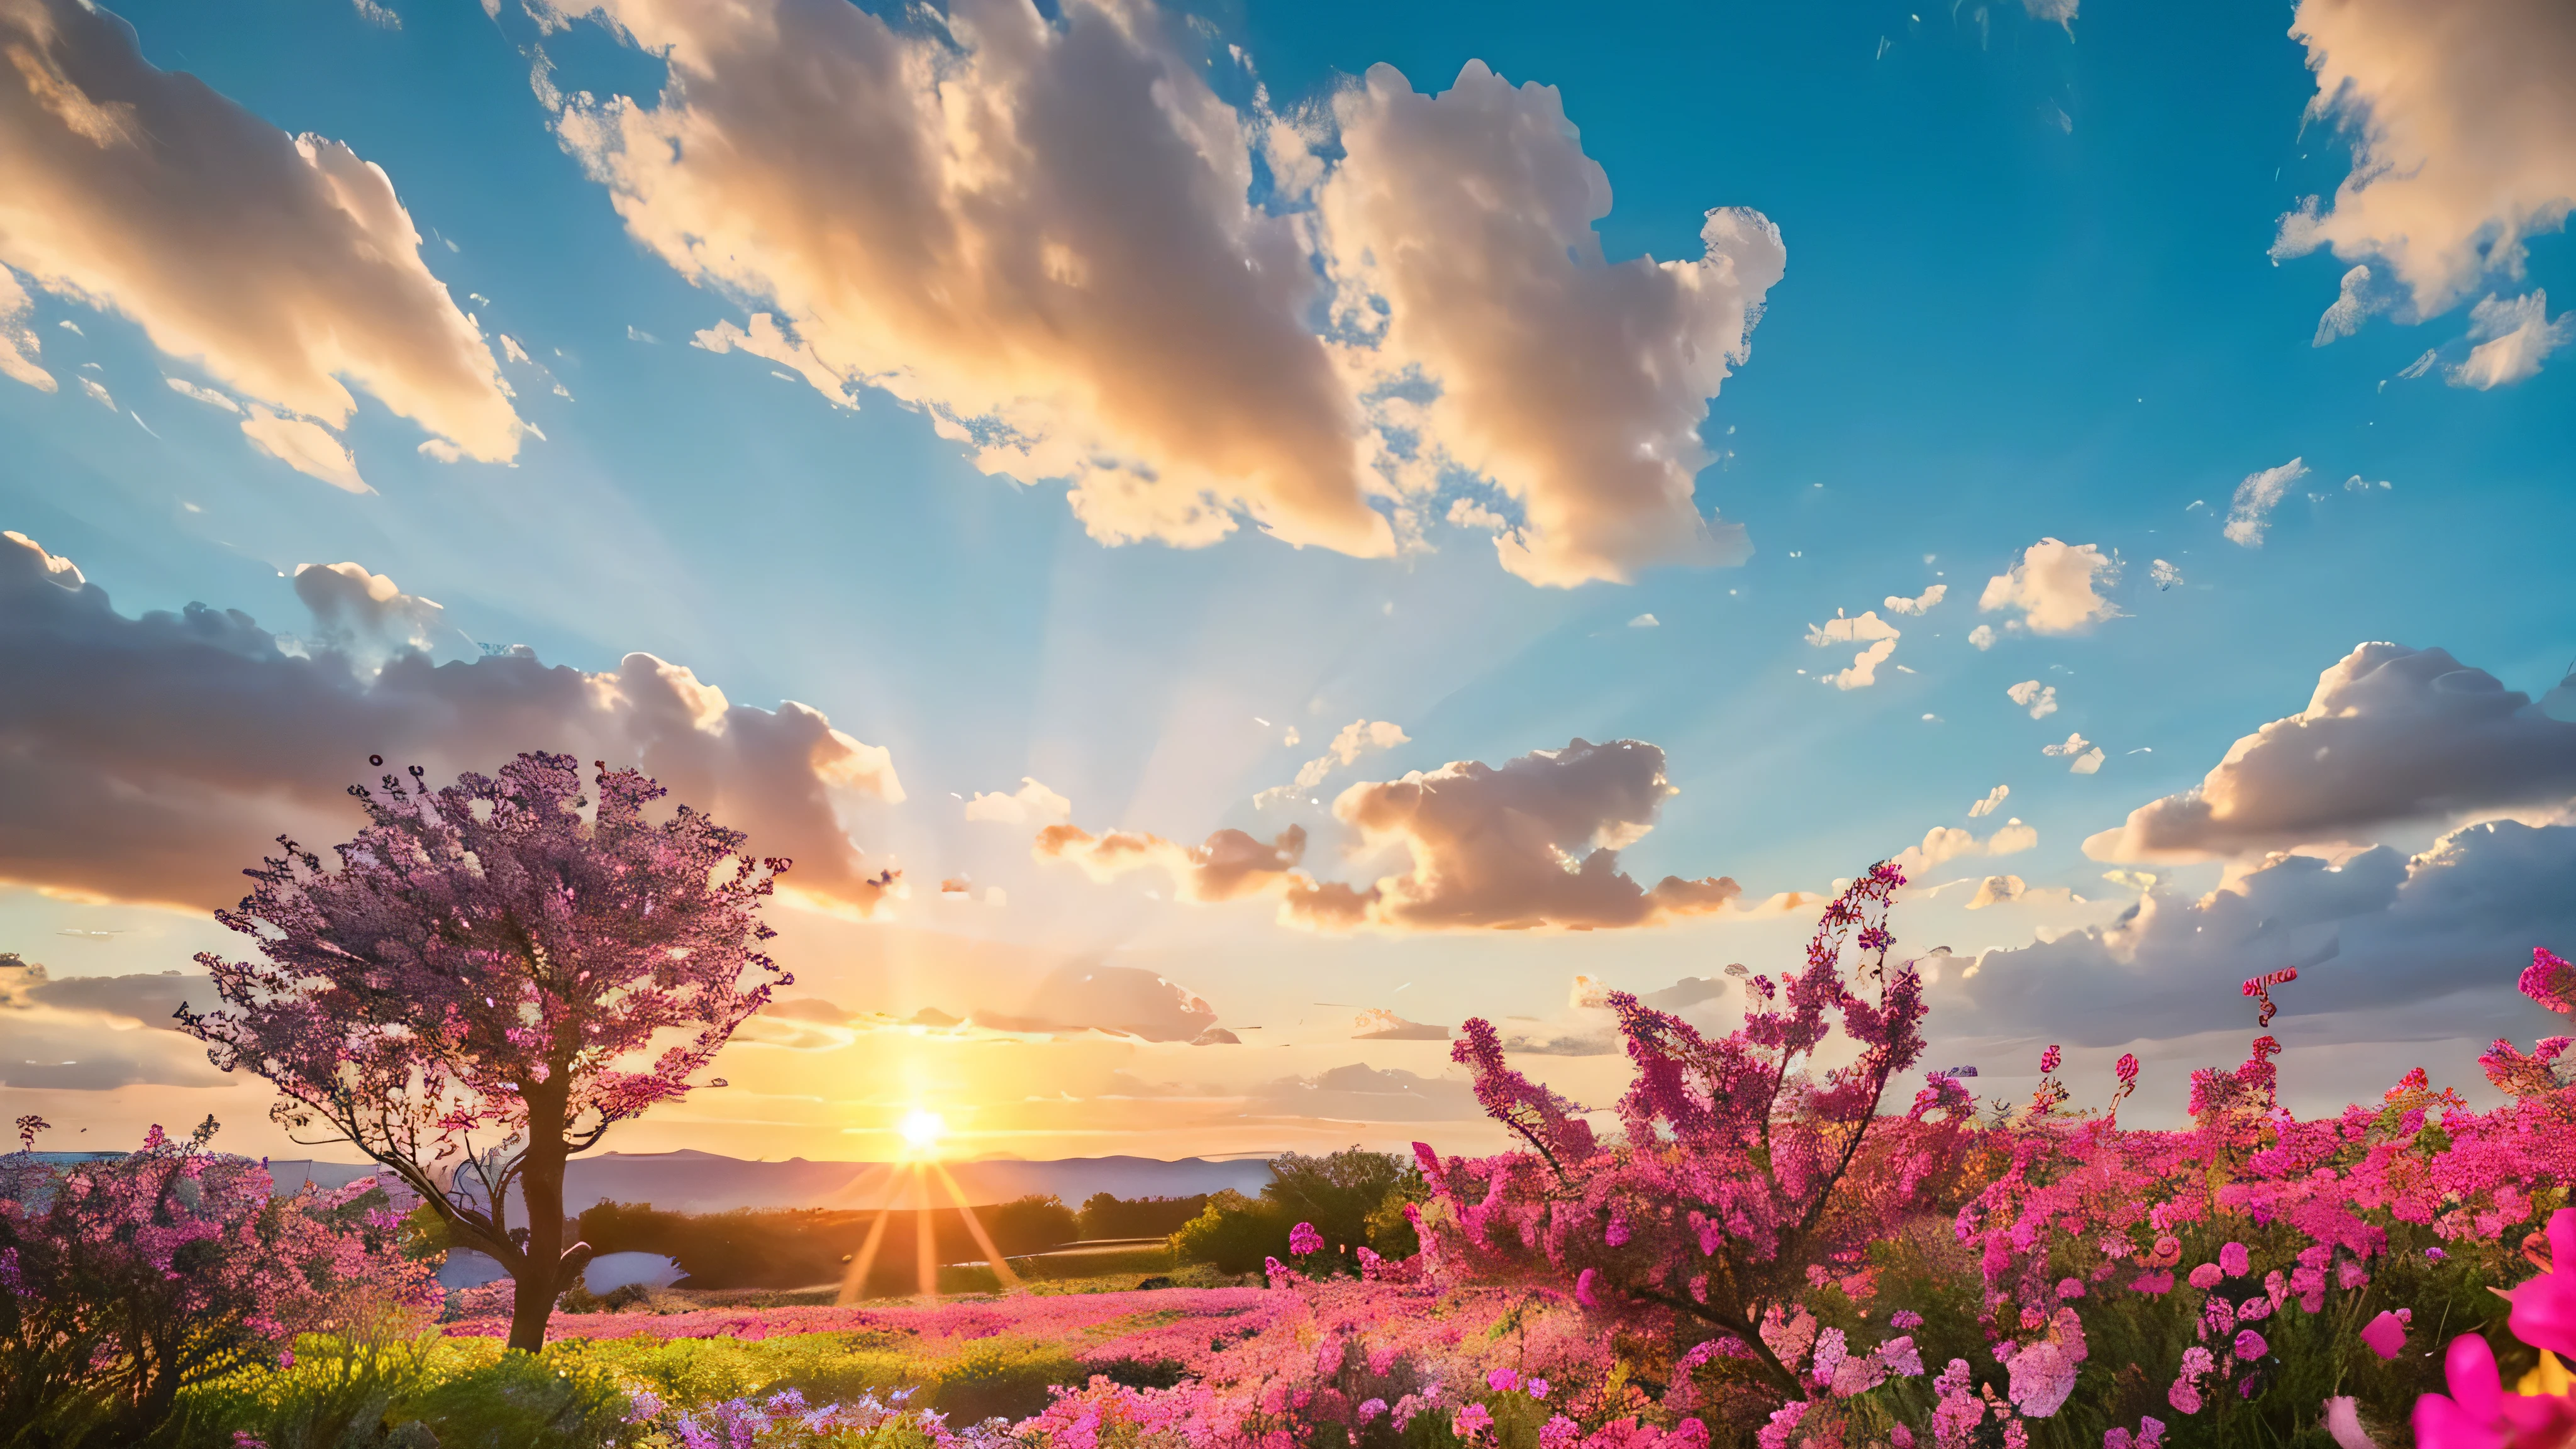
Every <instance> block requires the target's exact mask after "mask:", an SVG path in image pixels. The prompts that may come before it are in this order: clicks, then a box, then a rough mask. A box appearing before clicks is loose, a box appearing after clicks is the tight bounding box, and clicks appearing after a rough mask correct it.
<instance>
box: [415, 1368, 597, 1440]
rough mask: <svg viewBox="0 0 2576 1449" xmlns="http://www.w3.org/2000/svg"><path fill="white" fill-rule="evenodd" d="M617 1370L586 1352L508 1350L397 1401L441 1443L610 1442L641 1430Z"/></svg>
mask: <svg viewBox="0 0 2576 1449" xmlns="http://www.w3.org/2000/svg"><path fill="white" fill-rule="evenodd" d="M628 1402H629V1401H628V1395H627V1392H626V1390H625V1389H624V1388H623V1387H622V1386H620V1385H619V1383H618V1381H617V1378H616V1376H615V1375H614V1374H612V1373H610V1372H608V1371H607V1369H606V1368H605V1367H603V1366H601V1365H599V1364H595V1363H591V1362H588V1361H587V1359H586V1356H584V1355H582V1354H579V1353H565V1352H561V1351H552V1350H550V1351H548V1352H546V1353H543V1354H533V1353H504V1354H502V1355H500V1356H499V1357H498V1358H497V1359H494V1360H492V1361H491V1362H489V1363H485V1364H481V1365H478V1366H475V1367H472V1368H468V1369H466V1370H465V1371H464V1372H462V1373H458V1374H455V1375H453V1376H451V1377H447V1378H445V1379H442V1380H440V1381H439V1382H437V1383H434V1384H431V1385H429V1386H428V1387H427V1388H426V1389H424V1390H423V1391H421V1392H419V1393H417V1394H415V1395H413V1396H412V1397H410V1398H407V1399H405V1400H403V1401H401V1402H399V1403H397V1404H396V1405H395V1406H394V1414H395V1417H396V1418H398V1419H418V1420H419V1421H420V1422H421V1423H422V1424H424V1425H426V1426H427V1427H428V1428H429V1430H430V1432H431V1433H433V1434H434V1435H436V1436H437V1442H438V1446H439V1449H604V1446H608V1445H623V1444H632V1443H634V1442H635V1441H636V1440H637V1438H639V1437H640V1434H641V1431H640V1430H639V1429H638V1428H637V1426H635V1425H632V1424H629V1423H628V1422H627V1421H626V1415H627V1411H628Z"/></svg>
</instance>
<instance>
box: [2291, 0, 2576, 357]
mask: <svg viewBox="0 0 2576 1449" xmlns="http://www.w3.org/2000/svg"><path fill="white" fill-rule="evenodd" d="M2290 34H2291V35H2292V36H2293V37H2294V38H2296V39H2298V40H2300V41H2302V42H2304V43H2305V44H2306V45H2307V48H2308V66H2309V68H2310V69H2311V70H2313V71H2315V72H2316V76H2317V91H2316V96H2315V98H2314V99H2313V100H2311V101H2310V102H2309V105H2308V114H2309V116H2310V117H2311V118H2329V117H2330V118H2332V119H2333V120H2335V121H2336V122H2337V123H2338V124H2339V125H2340V126H2341V127H2342V128H2343V129H2344V131H2346V132H2347V133H2348V134H2349V135H2350V136H2351V137H2352V140H2353V166H2352V171H2351V174H2350V175H2348V176H2346V177H2345V178H2344V181H2343V184H2342V185H2341V186H2339V187H2338V188H2336V191H2335V195H2334V202H2333V205H2332V207H2331V208H2329V209H2324V210H2320V209H2319V206H2318V203H2317V200H2316V199H2315V198H2310V199H2309V200H2308V201H2307V202H2306V203H2305V204H2304V205H2303V206H2301V207H2300V209H2299V210H2297V211H2294V212H2292V213H2290V214H2289V215H2287V216H2285V217H2283V218H2282V219H2281V229H2280V235H2279V238H2278V240H2276V241H2275V242H2274V244H2273V247H2272V254H2273V255H2274V256H2275V257H2291V256H2299V255H2304V254H2305V253H2307V252H2311V251H2314V250H2316V249H2317V248H2318V247H2321V246H2323V247H2330V248H2332V249H2333V251H2334V254H2335V255H2336V256H2337V257H2340V258H2342V259H2344V260H2345V261H2351V262H2358V261H2361V260H2364V259H2369V260H2372V261H2377V262H2381V263H2384V264H2385V265H2386V266H2387V268H2388V271H2389V274H2390V276H2391V277H2392V278H2393V279H2394V280H2395V282H2396V283H2397V284H2398V285H2399V286H2400V287H2402V288H2403V289H2404V292H2405V306H2404V315H2403V316H2402V317H2401V320H2413V319H2414V318H2417V317H2431V316H2434V315H2436V314H2438V313H2441V312H2445V311H2448V310H2449V309H2450V308H2451V307H2453V306H2455V305H2457V304H2458V303H2459V301H2460V300H2461V299H2462V298H2463V297H2465V296H2466V295H2467V294H2468V293H2469V292H2470V291H2471V290H2472V289H2474V288H2475V287H2476V286H2477V285H2478V283H2479V282H2480V281H2481V280H2482V279H2484V278H2486V277H2488V276H2491V275H2502V276H2507V277H2514V276H2519V275H2521V272H2522V267H2523V258H2524V247H2525V243H2526V241H2527V240H2528V239H2529V238H2530V237H2532V236H2534V235H2537V234H2540V233H2544V232H2549V231H2554V230H2557V229H2558V228H2559V227H2560V226H2562V225H2563V224H2564V223H2565V221H2566V217H2567V211H2568V207H2569V205H2570V203H2571V202H2576V88H2572V87H2570V86H2569V85H2568V83H2567V77H2568V76H2569V75H2571V74H2576V10H2570V9H2569V7H2568V6H2567V5H2566V4H2565V3H2564V0H2450V3H2447V4H2441V5H2423V4H2416V3H2412V0H2301V4H2300V5H2299V8H2298V12H2297V15H2296V17H2295V18H2294V19H2293V20H2292V22H2291V26H2290ZM2338 305H2340V303H2339V304H2338ZM2327 315H2328V318H2329V319H2331V318H2333V317H2334V315H2335V314H2334V313H2332V312H2329V313H2328V314H2327ZM2355 320H2356V321H2357V320H2358V319H2355ZM2322 335H2323V328H2322V327H2321V328H2320V336H2322Z"/></svg>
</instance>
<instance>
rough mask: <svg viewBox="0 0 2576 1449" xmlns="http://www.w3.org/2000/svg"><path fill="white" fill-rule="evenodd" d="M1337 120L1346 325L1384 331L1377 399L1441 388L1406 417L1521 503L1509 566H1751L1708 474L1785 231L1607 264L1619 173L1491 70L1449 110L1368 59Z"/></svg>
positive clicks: (1580, 574)
mask: <svg viewBox="0 0 2576 1449" xmlns="http://www.w3.org/2000/svg"><path fill="white" fill-rule="evenodd" d="M1333 115H1334V120H1335V122H1336V123H1337V127H1338V133H1339V134H1338V137H1337V139H1338V141H1339V143H1340V145H1341V147H1342V149H1343V151H1344V153H1345V154H1344V159H1343V160H1342V161H1341V162H1340V163H1339V165H1337V166H1335V167H1334V168H1333V169H1332V170H1331V173H1330V174H1329V175H1328V176H1327V177H1326V179H1325V180H1324V181H1323V183H1322V184H1321V186H1320V187H1319V188H1318V190H1317V192H1316V204H1317V209H1318V212H1319V214H1320V215H1321V217H1322V219H1323V223H1324V235H1325V248H1326V256H1325V258H1324V260H1325V264H1326V265H1327V267H1328V268H1329V269H1330V271H1331V273H1332V275H1333V276H1334V278H1335V280H1336V281H1337V282H1338V284H1339V293H1338V296H1337V298H1336V308H1335V310H1336V313H1337V315H1338V317H1339V319H1340V320H1341V322H1342V325H1343V326H1344V327H1345V328H1348V329H1350V330H1351V331H1353V332H1355V333H1356V334H1358V335H1360V336H1363V337H1365V338H1366V339H1367V342H1366V344H1365V345H1364V346H1363V347H1362V348H1360V349H1359V352H1358V355H1356V356H1354V358H1353V359H1352V360H1353V363H1354V365H1355V367H1358V368H1361V369H1364V370H1365V373H1366V375H1367V377H1368V379H1369V383H1368V385H1369V386H1370V387H1371V389H1372V390H1375V389H1377V388H1380V387H1383V386H1384V385H1386V384H1390V383H1394V382H1396V381H1397V380H1399V379H1402V378H1405V377H1408V376H1418V377H1420V378H1421V379H1423V380H1424V381H1426V382H1429V383H1431V384H1433V385H1435V386H1436V387H1437V389H1438V392H1437V395H1436V396H1434V397H1433V398H1432V399H1431V400H1430V401H1429V402H1428V403H1427V404H1424V405H1422V406H1421V407H1420V408H1419V409H1418V410H1407V411H1405V412H1403V413H1401V414H1398V415H1397V416H1395V417H1394V418H1393V419H1392V421H1393V422H1394V423H1395V425H1396V426H1397V427H1398V428H1399V429H1404V428H1407V427H1408V426H1418V427H1419V429H1420V430H1421V437H1420V441H1419V443H1418V444H1417V448H1418V449H1420V450H1424V451H1428V452H1430V453H1432V454H1436V455H1437V456H1439V457H1441V458H1443V459H1445V460H1447V461H1448V462H1450V463H1452V464H1455V465H1457V466H1461V467H1464V468H1466V469H1468V470H1470V471H1472V472H1474V473H1477V474H1479V475H1481V476H1483V477H1486V478H1490V479H1491V480H1492V481H1493V482H1494V483H1495V484H1496V485H1497V486H1499V487H1500V488H1501V489H1502V490H1503V492H1505V493H1506V494H1508V495H1510V496H1511V498H1512V499H1513V500H1514V501H1515V502H1517V503H1518V504H1519V505H1520V508H1521V514H1522V526H1521V527H1520V528H1519V529H1518V530H1516V531H1514V532H1512V533H1508V534H1504V535H1500V536H1498V537H1497V538H1496V540H1495V548H1496V550H1497V552H1498V553H1499V554H1500V556H1501V559H1502V562H1503V566H1504V567H1505V568H1507V569H1509V570H1510V571H1512V572H1513V573H1515V574H1518V575H1520V576H1521V577H1523V578H1525V579H1528V580H1530V581H1531V582H1532V583H1538V584H1555V585H1568V586H1570V585H1573V584H1579V583H1583V582H1585V581H1587V580H1592V579H1613V580H1622V581H1624V580H1627V579H1629V578H1632V577H1633V576H1634V575H1635V573H1636V571H1637V570H1638V569H1639V568H1640V567H1642V566H1645V565H1648V564H1655V563H1702V564H1707V563H1731V562H1736V561H1739V560H1741V559H1742V558H1743V557H1744V556H1745V554H1746V552H1747V545H1746V543H1745V541H1744V535H1743V530H1742V529H1741V528H1740V527H1737V526H1735V525H1716V526H1712V525H1711V524H1710V522H1709V521H1708V520H1707V519H1705V518H1703V517H1702V516H1701V514H1700V512H1699V510H1698V507H1697V505H1696V503H1695V501H1694V499H1693V496H1692V480H1693V478H1694V477H1695V475H1696V474H1697V473H1698V472H1699V470H1700V468H1701V467H1702V466H1704V465H1705V464H1706V463H1707V462H1708V461H1709V459H1710V454H1709V451H1708V449H1707V447H1706V446H1705V445H1704V444H1703V443H1702V442H1701V439H1700V435H1699V427H1700V424H1701V422H1702V421H1703V420H1705V419H1706V417H1707V415H1708V402H1707V400H1708V399H1709V398H1711V397H1714V396H1715V395H1716V394H1717V390H1718V386H1719V384H1720V383H1721V382H1723V381H1724V380H1725V378H1726V377H1727V375H1728V374H1729V372H1730V371H1732V370H1733V368H1734V367H1735V366H1737V365H1739V364H1741V363H1742V362H1743V361H1744V360H1745V358H1746V356H1747V355H1748V351H1749V338H1750V334H1751V332H1752V328H1753V324H1754V322H1755V320H1756V319H1757V318H1758V317H1759V316H1760V314H1761V308H1762V304H1763V299H1764V297H1765V296H1766V295H1767V293H1768V292H1769V290H1770V289H1771V287H1773V286H1774V285H1776V284H1777V283H1778V282H1779V280H1780V278H1781V276H1782V275H1783V274H1784V271H1785V269H1786V266H1787V257H1788V253H1787V251H1786V250H1785V249H1784V248H1783V247H1782V245H1781V241H1780V232H1779V229H1778V228H1777V227H1774V226H1773V225H1772V224H1771V223H1770V222H1769V221H1767V220H1765V219H1764V218H1763V217H1762V216H1760V215H1759V214H1757V213H1754V212H1750V211H1743V210H1734V209H1720V210H1716V211H1711V212H1710V213H1708V216H1707V220H1706V224H1705V225H1703V226H1702V227H1701V229H1700V242H1701V246H1702V248H1703V255H1702V257H1701V258H1700V259H1699V260H1696V261H1670V262H1656V261H1654V260H1653V259H1652V258H1639V259H1637V260H1634V261H1627V262H1620V263H1617V264H1611V263H1609V262H1608V261H1607V260H1606V259H1605V258H1604V256H1603V253H1602V250H1601V238H1600V236H1599V234H1598V233H1596V232H1595V231H1594V230H1593V223H1594V222H1596V221H1598V220H1600V219H1601V218H1602V217H1603V216H1605V215H1607V214H1609V211H1610V182H1609V177H1608V176H1607V175H1606V174H1605V173H1604V172H1603V171H1602V169H1601V166H1600V164H1599V163H1598V162H1595V161H1593V160H1592V159H1591V158H1590V157H1588V156H1586V155H1584V154H1583V149H1582V145H1581V142H1580V139H1579V135H1578V133H1577V132H1576V130H1575V128H1574V126H1573V124H1572V123H1571V122H1570V121H1568V120H1567V119H1566V115H1565V107H1564V102H1563V99H1562V98H1561V97H1560V96H1559V95H1558V94H1557V91H1556V89H1555V88H1554V87H1552V86H1543V85H1538V84H1536V83H1529V84H1524V85H1521V86H1518V87H1515V86H1513V85H1512V84H1511V83H1510V82H1509V81H1506V80H1505V79H1503V78H1502V77H1501V76H1498V75H1496V74H1494V73H1493V72H1492V71H1491V70H1489V69H1487V68H1486V67H1485V65H1484V64H1483V63H1482V62H1479V61H1469V62H1468V63H1467V64H1466V66H1465V67H1464V68H1463V69H1461V70H1460V71H1459V73H1458V78H1457V80H1456V81H1455V82H1453V83H1452V85H1451V87H1450V89H1449V90H1447V91H1445V92H1443V93H1441V94H1439V95H1437V96H1433V95H1426V94H1421V93H1418V92H1416V91H1415V90H1414V89H1413V87H1412V86H1411V85H1410V84H1408V83H1407V82H1406V80H1405V78H1404V77H1403V76H1402V75H1401V74H1399V73H1398V72H1397V71H1396V70H1395V69H1394V68H1393V67H1391V66H1386V65H1377V66H1371V67H1370V68H1369V71H1368V74H1367V76H1366V77H1365V78H1364V80H1363V82H1362V83H1361V84H1360V85H1359V86H1356V87H1353V88H1351V89H1349V90H1346V91H1343V92H1342V93H1341V94H1340V95H1338V96H1337V97H1335V99H1334V103H1333ZM1271 139H1272V144H1273V146H1274V148H1275V149H1279V150H1288V149H1290V148H1289V147H1288V146H1287V145H1286V142H1287V140H1288V136H1287V135H1286V134H1284V133H1282V132H1280V131H1277V130H1274V132H1273V134H1272V138H1271ZM1308 164H1312V162H1311V153H1309V157H1308ZM1380 305H1383V306H1384V308H1385V311H1384V313H1383V315H1382V316H1381V315H1380V314H1379V312H1378V311H1377V308H1378V307H1379V306H1380ZM1382 421H1384V419H1383V415H1382Z"/></svg>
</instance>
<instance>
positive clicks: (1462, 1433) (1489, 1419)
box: [1449, 1404, 1494, 1440]
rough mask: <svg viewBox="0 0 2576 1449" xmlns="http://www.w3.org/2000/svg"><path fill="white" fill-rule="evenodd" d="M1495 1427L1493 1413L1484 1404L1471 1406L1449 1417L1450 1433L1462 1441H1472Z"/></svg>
mask: <svg viewBox="0 0 2576 1449" xmlns="http://www.w3.org/2000/svg"><path fill="white" fill-rule="evenodd" d="M1493 1426H1494V1416H1493V1413H1492V1411H1491V1410H1488V1409H1487V1408H1486V1407H1485V1406H1484V1405H1482V1404H1469V1405H1468V1406H1467V1407H1465V1408H1463V1409H1460V1410H1459V1411H1458V1412H1457V1413H1455V1414H1452V1415H1451V1416H1450V1417H1449V1432H1450V1433H1453V1434H1455V1435H1457V1436H1458V1437H1459V1438H1461V1439H1468V1440H1472V1439H1474V1438H1475V1437H1476V1436H1477V1435H1479V1434H1482V1433H1484V1432H1485V1431H1486V1430H1487V1429H1490V1428H1492V1427H1493Z"/></svg>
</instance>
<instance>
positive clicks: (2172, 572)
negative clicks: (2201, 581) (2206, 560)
mask: <svg viewBox="0 0 2576 1449" xmlns="http://www.w3.org/2000/svg"><path fill="white" fill-rule="evenodd" d="M2147 579H2148V581H2149V582H2150V583H2153V584H2154V585H2155V586H2156V592H2158V593H2162V592H2164V591H2165V590H2167V589H2170V588H2172V587H2173V586H2174V585H2176V584H2178V583H2181V582H2182V570H2181V569H2179V568H2176V567H2175V566H2174V565H2172V564H2169V563H2167V562H2165V561H2164V560H2163V559H2157V560H2156V561H2155V563H2154V564H2153V566H2151V567H2149V568H2148V570H2147Z"/></svg>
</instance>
